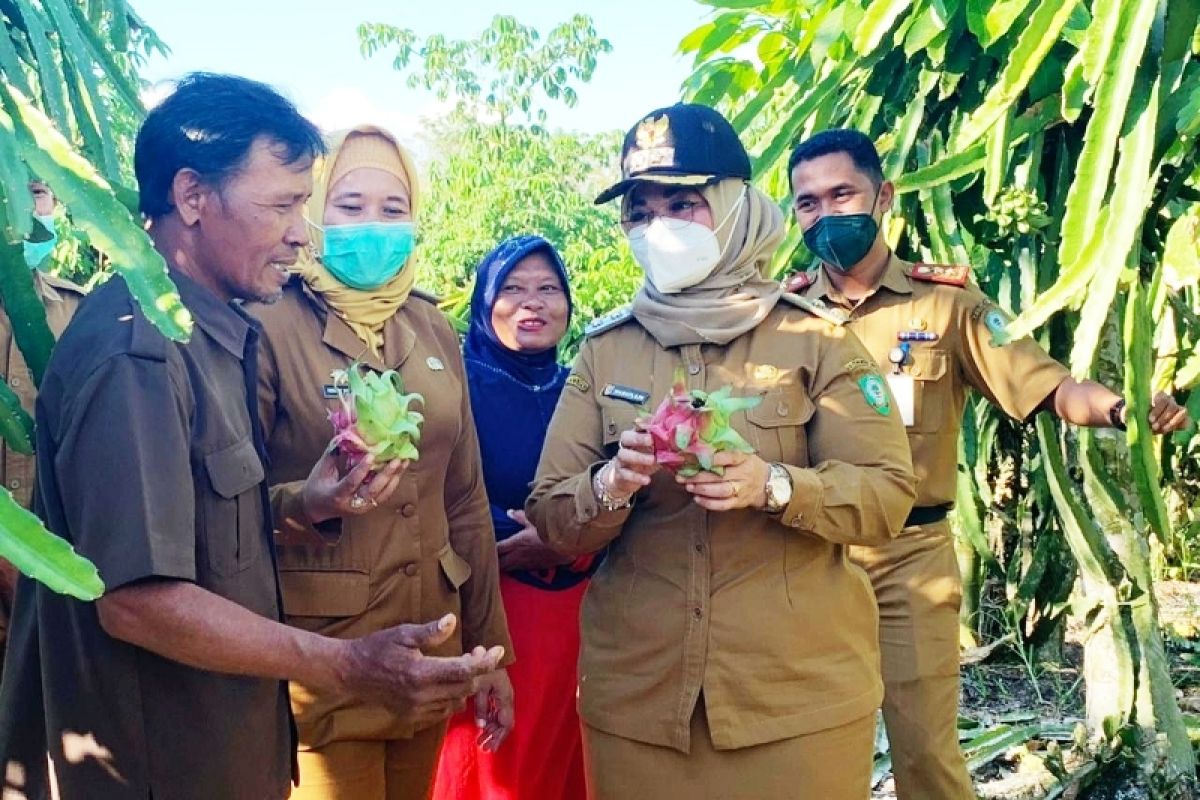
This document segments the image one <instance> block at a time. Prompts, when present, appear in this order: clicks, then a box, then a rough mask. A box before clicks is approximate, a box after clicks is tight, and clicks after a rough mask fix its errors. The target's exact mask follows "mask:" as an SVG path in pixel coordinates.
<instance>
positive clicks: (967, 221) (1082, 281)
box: [681, 0, 1200, 779]
mask: <svg viewBox="0 0 1200 800" xmlns="http://www.w3.org/2000/svg"><path fill="white" fill-rule="evenodd" d="M709 4H710V5H713V6H714V7H715V8H716V9H717V11H716V12H715V13H714V16H713V18H712V20H711V21H710V22H708V23H707V24H705V25H704V26H702V27H700V28H698V29H697V30H695V31H693V32H692V33H691V34H690V35H689V36H688V37H687V38H686V39H685V40H684V41H683V42H682V44H681V49H682V50H683V51H685V52H689V53H693V54H694V55H695V58H696V69H695V72H694V74H693V75H692V76H691V78H690V79H689V81H688V84H687V90H688V94H689V95H690V97H691V98H692V99H695V100H698V101H700V102H707V103H713V104H717V105H720V106H722V107H724V108H725V109H726V110H727V111H728V112H729V113H730V114H731V115H732V116H733V119H734V124H735V126H736V127H737V128H738V129H739V131H741V132H742V133H743V135H744V136H745V137H746V139H747V141H748V143H750V145H751V146H752V149H753V150H754V151H755V152H756V154H757V158H756V163H755V167H756V175H757V176H758V178H757V180H759V181H760V182H761V183H763V184H764V187H765V188H766V189H767V191H768V192H770V193H771V194H772V196H775V197H780V198H784V197H786V196H787V194H788V187H787V176H786V174H785V171H786V159H787V155H788V152H789V150H790V148H791V146H792V145H793V143H794V142H796V141H797V140H798V139H800V138H803V137H804V136H806V135H808V134H811V133H812V132H814V131H817V130H820V129H823V128H827V127H834V126H846V127H853V128H857V129H859V130H862V131H864V132H866V133H868V134H869V135H871V136H872V137H874V139H875V141H876V143H877V145H878V146H879V149H880V151H881V153H882V155H883V158H884V162H885V171H886V172H887V174H888V175H890V176H893V177H895V178H896V185H897V190H898V192H899V198H898V202H897V204H896V209H895V211H894V212H893V214H892V215H891V218H890V221H889V223H888V226H887V228H886V230H887V233H888V237H889V241H891V242H892V243H894V245H895V247H896V248H897V249H898V250H899V252H900V253H901V254H903V255H906V256H909V257H912V258H914V259H921V260H931V261H935V262H943V263H946V262H952V263H970V264H971V265H972V266H973V268H974V271H975V278H976V280H977V281H978V282H979V284H980V285H981V286H982V287H983V288H984V289H985V291H987V292H988V293H989V294H990V295H991V296H992V297H994V298H995V299H996V300H997V302H998V303H999V304H1000V305H1001V306H1003V307H1004V308H1006V309H1009V310H1010V311H1012V312H1014V313H1016V314H1018V315H1019V316H1018V318H1017V319H1016V321H1015V322H1014V323H1013V324H1011V325H1010V326H1009V333H1010V335H1013V336H1016V335H1021V334H1024V333H1029V332H1033V333H1035V334H1036V335H1037V336H1039V338H1040V339H1041V340H1042V341H1043V343H1044V344H1045V345H1046V346H1047V347H1048V348H1049V350H1050V352H1051V353H1052V354H1054V355H1055V356H1057V357H1059V358H1061V359H1063V360H1064V361H1066V362H1067V363H1068V364H1069V365H1070V367H1071V370H1072V373H1073V374H1074V375H1075V377H1077V378H1097V379H1099V380H1101V381H1103V382H1105V383H1108V384H1109V385H1114V386H1117V387H1121V386H1123V387H1124V392H1125V394H1126V396H1127V398H1128V400H1129V406H1130V414H1129V418H1130V420H1131V423H1130V429H1129V431H1128V435H1127V436H1126V435H1119V434H1117V433H1115V432H1108V431H1090V430H1074V429H1068V428H1064V427H1063V426H1061V425H1060V424H1058V423H1057V422H1056V421H1055V420H1053V419H1051V418H1050V417H1049V416H1048V415H1040V416H1039V418H1038V419H1037V421H1036V424H1035V425H1024V424H1018V423H1013V422H1011V421H1009V420H1007V419H1005V418H1003V417H1002V415H1001V414H999V413H998V412H997V411H995V410H994V409H992V407H991V406H990V405H988V404H986V403H985V402H983V401H979V402H977V403H975V404H973V405H970V406H969V407H968V409H967V411H966V415H965V419H964V434H965V435H964V442H963V448H962V458H961V463H960V491H959V503H958V507H959V513H958V529H959V531H960V532H961V536H962V540H963V544H964V545H965V547H964V548H963V550H964V552H965V554H966V555H967V557H966V558H965V559H964V562H965V563H964V567H965V569H964V573H965V576H966V578H967V588H968V591H969V592H974V593H975V595H974V597H971V598H969V599H968V604H967V610H968V612H970V611H972V610H974V609H977V608H978V603H977V602H976V601H977V598H978V592H979V591H980V589H981V586H983V582H982V581H981V580H978V578H980V577H981V576H982V575H984V574H985V573H987V572H989V571H990V572H991V573H992V574H993V575H995V576H996V578H995V579H996V581H997V582H998V583H999V585H1000V586H1001V587H1002V598H1001V599H1002V601H1003V606H1004V609H1005V614H1006V615H1007V617H1008V619H1009V622H1010V625H1011V626H1012V628H1013V630H1014V632H1015V634H1016V635H1017V636H1018V637H1019V638H1020V641H1021V643H1022V644H1024V645H1030V644H1036V643H1037V642H1039V641H1045V640H1047V639H1051V638H1053V637H1054V636H1055V635H1056V632H1057V635H1061V627H1060V625H1061V617H1062V614H1063V611H1064V610H1065V609H1066V607H1067V605H1068V603H1070V604H1071V605H1072V606H1073V609H1074V611H1075V613H1076V614H1078V615H1079V616H1080V617H1082V618H1083V619H1084V620H1085V621H1086V623H1087V625H1088V626H1089V628H1090V631H1089V634H1090V635H1089V636H1088V637H1087V638H1086V640H1085V644H1084V673H1085V677H1086V687H1087V714H1088V719H1089V721H1090V723H1091V725H1092V726H1093V730H1095V731H1097V732H1099V731H1105V732H1107V733H1108V734H1110V735H1111V734H1112V733H1113V732H1114V731H1116V730H1118V729H1121V728H1122V727H1123V726H1127V725H1128V726H1130V727H1129V728H1128V730H1131V731H1134V732H1135V733H1137V734H1139V735H1138V736H1135V737H1134V739H1135V740H1136V742H1137V743H1139V744H1140V745H1141V756H1142V761H1143V763H1144V764H1146V765H1150V764H1152V763H1153V762H1154V761H1155V760H1156V759H1157V758H1158V756H1159V749H1160V748H1158V747H1157V746H1156V739H1155V734H1162V736H1163V739H1164V740H1165V741H1164V742H1163V745H1162V747H1161V751H1162V755H1163V756H1165V758H1166V760H1167V762H1168V764H1169V767H1170V769H1171V770H1173V771H1174V773H1175V774H1176V775H1178V776H1183V777H1184V778H1185V779H1186V778H1187V777H1189V776H1192V775H1194V762H1193V754H1192V750H1191V747H1190V745H1189V742H1188V737H1187V733H1186V731H1185V728H1184V725H1183V722H1182V720H1181V716H1180V712H1179V709H1178V707H1177V705H1176V701H1175V696H1174V690H1173V687H1172V685H1171V680H1170V676H1169V674H1168V671H1167V662H1166V658H1165V655H1164V650H1163V642H1162V638H1161V636H1160V633H1159V630H1158V628H1157V623H1156V604H1155V598H1154V593H1153V580H1154V574H1155V572H1156V569H1155V567H1156V565H1157V567H1158V571H1159V572H1160V574H1161V568H1162V567H1163V565H1165V564H1173V565H1175V566H1177V567H1191V566H1193V565H1194V564H1195V561H1194V560H1191V559H1190V555H1189V554H1191V553H1194V548H1195V546H1196V541H1197V538H1196V534H1197V520H1196V516H1195V510H1194V509H1195V508H1196V506H1197V498H1198V496H1200V491H1198V488H1200V487H1198V484H1197V470H1196V460H1195V453H1196V449H1197V439H1196V437H1195V435H1194V433H1188V434H1184V435H1176V436H1174V437H1170V438H1166V439H1157V438H1155V437H1152V436H1151V435H1150V433H1149V431H1148V430H1147V426H1146V425H1145V423H1144V422H1143V421H1142V420H1144V419H1145V415H1146V410H1147V408H1148V404H1149V397H1150V394H1151V390H1152V389H1154V388H1166V389H1171V390H1173V391H1175V392H1176V393H1177V395H1179V397H1181V398H1183V399H1184V400H1186V402H1187V404H1188V406H1189V408H1190V409H1191V411H1192V414H1193V416H1195V415H1196V414H1197V412H1198V411H1200V392H1197V391H1195V387H1196V385H1197V383H1198V382H1200V361H1198V359H1200V353H1198V352H1197V350H1196V341H1197V338H1198V334H1200V319H1198V316H1200V305H1198V303H1200V289H1198V288H1197V279H1198V278H1200V252H1198V249H1197V248H1198V244H1197V240H1196V225H1197V219H1198V218H1200V207H1198V206H1197V200H1200V191H1198V180H1200V173H1198V172H1197V167H1196V165H1197V158H1198V155H1200V151H1198V149H1197V139H1196V136H1197V134H1200V61H1198V60H1197V57H1196V56H1197V50H1198V49H1200V30H1198V29H1197V16H1198V15H1200V4H1197V3H1196V2H1195V0H804V1H803V2H783V0H768V1H767V2H761V1H759V2H756V0H711V2H709ZM810 263H811V257H810V256H809V254H808V253H807V252H806V251H805V250H804V247H803V244H802V241H801V238H800V232H799V231H798V230H796V229H795V226H794V225H793V227H792V228H791V230H790V233H789V238H788V239H787V244H786V246H785V249H784V251H783V253H782V255H781V258H780V260H779V263H778V265H777V266H778V268H779V269H780V270H781V271H782V270H785V269H788V268H796V267H807V266H808V265H809V264H810ZM1064 542H1065V545H1066V547H1064V546H1063V543H1064ZM1068 551H1069V552H1068ZM1156 559H1157V561H1156ZM1076 574H1078V578H1079V580H1078V583H1077V584H1075V591H1074V593H1073V594H1072V593H1071V587H1072V584H1073V583H1075V576H1076ZM968 623H969V625H970V627H969V628H968V631H967V632H968V633H974V632H976V631H977V630H978V628H979V626H980V624H981V623H980V621H979V620H978V619H971V618H969V619H968Z"/></svg>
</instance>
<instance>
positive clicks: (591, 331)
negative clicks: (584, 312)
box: [583, 306, 633, 336]
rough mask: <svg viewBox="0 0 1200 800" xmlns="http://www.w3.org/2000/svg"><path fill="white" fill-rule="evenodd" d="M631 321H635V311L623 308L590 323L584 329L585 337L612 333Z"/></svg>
mask: <svg viewBox="0 0 1200 800" xmlns="http://www.w3.org/2000/svg"><path fill="white" fill-rule="evenodd" d="M631 319H633V311H632V310H631V309H630V308H629V306H621V307H620V308H617V309H614V310H612V311H610V312H608V313H607V314H604V315H602V316H599V317H596V318H595V319H594V320H592V321H591V322H589V323H588V324H587V325H586V326H585V327H584V329H583V335H584V336H598V335H599V334H601V333H604V332H605V331H611V330H612V329H613V328H616V327H619V326H621V325H624V324H625V323H626V322H628V321H629V320H631Z"/></svg>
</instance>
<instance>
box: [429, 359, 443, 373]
mask: <svg viewBox="0 0 1200 800" xmlns="http://www.w3.org/2000/svg"><path fill="white" fill-rule="evenodd" d="M425 365H426V366H428V367H429V368H430V369H431V370H433V371H434V372H440V371H442V370H444V369H445V368H446V365H445V364H443V363H442V360H441V359H440V358H438V357H437V356H430V357H429V358H427V359H425Z"/></svg>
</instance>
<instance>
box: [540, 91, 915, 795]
mask: <svg viewBox="0 0 1200 800" xmlns="http://www.w3.org/2000/svg"><path fill="white" fill-rule="evenodd" d="M622 167H623V170H622V172H623V178H624V180H622V182H621V183H618V184H617V185H615V186H614V187H612V188H611V189H610V190H608V191H607V192H605V193H603V194H602V195H601V198H600V199H601V201H604V200H607V199H612V198H613V197H617V196H623V199H622V218H623V226H624V229H625V231H626V234H627V236H629V238H630V243H631V245H632V249H633V252H634V254H635V257H636V258H638V261H639V263H640V264H641V265H642V266H643V269H645V270H646V280H645V283H644V284H643V286H642V288H641V290H640V291H639V292H638V293H637V295H635V297H634V299H633V303H632V306H631V308H630V309H626V310H623V311H622V312H619V313H617V314H615V315H614V316H613V317H612V318H611V319H608V320H605V321H603V322H600V323H598V324H595V325H593V326H592V327H591V328H590V331H589V337H588V338H587V340H586V341H585V342H584V345H583V348H582V349H581V351H580V354H579V358H578V360H577V361H576V363H575V366H574V368H573V372H572V374H571V375H570V377H568V379H567V385H566V388H565V389H564V390H563V394H562V397H561V398H560V400H559V403H558V406H557V408H556V410H555V413H554V418H553V421H552V422H551V425H550V431H549V433H548V435H547V437H546V443H545V446H544V448H543V450H542V458H541V461H540V463H539V465H538V470H537V478H536V480H535V482H534V488H533V493H532V495H531V496H530V500H529V503H528V506H527V508H528V516H529V519H530V520H531V521H532V522H533V523H534V525H535V527H536V528H537V530H538V534H539V535H540V536H542V538H543V539H545V540H546V541H548V542H550V543H551V544H552V545H553V546H554V547H555V548H556V549H558V550H561V551H562V552H563V553H564V554H581V553H590V552H594V551H596V550H598V549H601V548H603V547H605V546H606V545H607V546H608V555H607V557H606V559H605V561H604V564H603V565H602V566H601V567H600V569H599V571H598V572H597V574H596V576H595V578H594V579H593V581H592V584H591V585H590V586H589V587H588V592H587V595H586V596H585V598H584V603H583V610H582V651H581V655H580V664H579V684H580V685H579V706H580V716H581V718H582V720H583V722H584V740H585V748H586V754H587V756H586V759H585V762H586V769H587V773H588V775H587V780H588V793H589V796H591V797H594V798H596V800H617V799H619V800H626V799H628V800H633V798H645V797H655V798H663V799H664V800H665V798H672V797H713V798H717V797H721V798H725V797H730V798H732V797H745V798H751V797H753V798H782V797H805V798H821V799H822V800H842V799H843V798H844V799H845V800H859V799H860V798H862V797H865V796H866V794H867V791H868V785H869V777H870V764H871V746H872V743H873V735H872V734H873V730H874V716H875V714H874V711H875V709H876V708H877V707H878V704H879V702H880V699H881V694H882V691H881V690H882V686H881V682H880V678H879V666H878V658H879V652H878V644H877V628H876V613H875V608H874V601H873V598H872V596H871V590H870V587H869V585H868V584H867V582H866V579H865V577H864V575H863V574H862V572H861V571H860V570H859V569H857V568H856V567H854V566H853V565H852V564H851V563H850V562H849V559H848V558H847V549H848V546H849V545H851V544H867V543H882V542H885V541H887V540H888V539H889V538H890V537H891V536H893V535H894V534H895V532H896V531H897V529H898V528H899V526H900V525H901V524H902V522H903V520H904V517H905V515H906V514H907V513H908V509H909V507H910V503H911V499H912V475H911V472H910V467H909V464H908V452H907V447H906V443H905V440H904V435H903V431H902V426H901V424H900V421H899V419H898V417H897V415H896V412H895V411H894V410H893V409H892V408H891V404H890V399H889V397H888V395H887V391H886V389H885V386H884V382H883V378H882V376H881V375H880V374H879V370H878V368H877V367H876V365H875V363H874V362H873V361H872V360H871V359H870V358H869V357H868V354H867V353H866V351H865V350H864V349H863V347H862V345H861V344H860V343H859V342H858V340H857V339H856V338H855V337H854V335H853V334H851V333H850V332H848V331H846V330H845V329H839V328H837V327H835V326H833V325H831V324H830V323H829V322H827V321H825V320H823V319H820V318H819V316H820V314H819V313H817V314H814V313H813V308H812V306H811V304H809V303H806V302H805V301H804V300H803V299H802V298H797V297H795V296H785V295H782V291H781V288H780V287H779V285H778V284H777V283H776V282H775V281H772V280H768V279H766V278H765V277H764V276H763V275H762V269H763V267H764V266H765V265H766V264H767V263H768V262H769V259H770V257H771V255H772V254H773V253H774V250H775V248H776V247H777V246H778V244H779V241H780V239H781V238H782V235H783V220H782V217H781V215H780V214H779V212H778V209H777V207H776V206H775V204H774V203H773V202H772V201H771V200H770V199H769V198H767V197H766V196H765V195H763V194H762V193H761V192H759V191H758V190H757V189H755V188H754V187H753V186H750V185H749V184H748V179H749V177H750V161H749V158H748V157H747V155H746V153H745V150H744V149H743V148H742V147H741V144H740V142H739V141H738V139H737V135H736V133H734V131H733V128H732V126H730V124H729V122H728V121H726V120H725V119H724V118H722V117H721V116H720V115H719V114H717V113H716V112H715V111H713V110H712V109H708V108H705V107H703V106H697V105H677V106H672V107H670V108H666V109H660V110H658V111H654V112H651V113H650V114H649V115H647V116H646V118H645V119H644V120H643V121H642V122H640V123H639V124H638V125H635V126H634V128H633V129H632V130H631V131H630V133H629V135H628V136H627V137H626V143H625V148H624V151H623V153H622ZM696 243H699V244H698V245H697V244H696ZM673 254H681V257H680V258H678V259H675V257H674V256H673ZM817 311H818V312H819V311H820V310H819V309H817ZM677 371H678V372H677ZM677 374H680V375H682V376H683V380H684V381H686V385H687V387H688V388H689V389H695V390H703V391H706V392H714V391H717V390H719V389H721V388H722V387H726V386H728V387H730V388H731V389H732V392H733V394H734V395H735V396H741V397H758V398H759V399H760V401H759V403H758V404H757V405H756V406H755V407H754V408H751V409H749V410H748V411H746V412H745V413H741V412H738V413H735V414H733V415H732V419H731V420H730V422H731V425H732V426H733V428H735V429H736V430H737V432H738V433H739V434H741V436H742V437H744V439H745V440H746V442H747V443H748V444H749V445H750V447H751V448H753V453H749V454H743V453H729V452H722V453H718V454H717V455H716V456H715V464H716V465H718V466H723V467H724V471H723V473H722V474H721V475H719V476H718V475H715V474H712V473H707V472H703V473H700V474H699V475H697V476H695V477H692V478H682V477H679V476H676V475H672V474H671V472H669V471H668V470H667V469H663V468H660V465H659V462H658V460H657V459H656V458H655V455H654V453H653V451H652V450H651V449H650V442H649V439H650V435H649V434H648V433H647V432H646V423H645V422H644V421H639V419H638V418H639V417H640V416H642V412H641V410H640V409H641V407H642V405H643V404H645V405H648V406H650V407H654V406H656V405H657V404H658V403H659V402H661V401H662V399H663V398H665V397H666V396H667V394H668V393H669V392H670V391H671V388H672V384H673V383H674V381H675V379H676V375H677ZM681 430H686V429H685V428H683V427H682V426H677V427H674V429H673V430H672V431H671V432H670V435H671V436H672V437H675V436H678V435H679V434H680V431H681Z"/></svg>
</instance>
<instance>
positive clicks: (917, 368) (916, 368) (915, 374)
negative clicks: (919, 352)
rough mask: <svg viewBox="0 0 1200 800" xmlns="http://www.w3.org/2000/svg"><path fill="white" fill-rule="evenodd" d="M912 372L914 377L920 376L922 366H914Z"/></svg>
mask: <svg viewBox="0 0 1200 800" xmlns="http://www.w3.org/2000/svg"><path fill="white" fill-rule="evenodd" d="M912 374H913V377H914V378H915V377H917V376H919V375H920V374H921V368H920V367H913V368H912Z"/></svg>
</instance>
